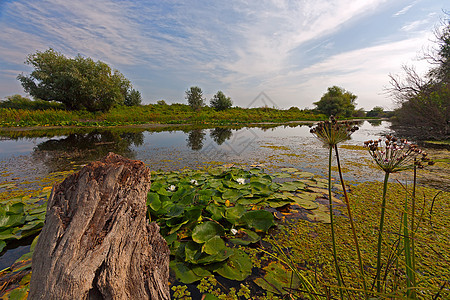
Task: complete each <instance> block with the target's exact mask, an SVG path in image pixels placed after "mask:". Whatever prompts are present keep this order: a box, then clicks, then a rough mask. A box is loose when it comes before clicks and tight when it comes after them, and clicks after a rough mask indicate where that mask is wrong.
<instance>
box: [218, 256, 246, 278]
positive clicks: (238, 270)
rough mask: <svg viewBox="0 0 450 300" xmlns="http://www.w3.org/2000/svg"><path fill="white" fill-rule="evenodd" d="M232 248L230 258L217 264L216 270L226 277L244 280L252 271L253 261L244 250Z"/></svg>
mask: <svg viewBox="0 0 450 300" xmlns="http://www.w3.org/2000/svg"><path fill="white" fill-rule="evenodd" d="M232 250H233V251H232V252H233V254H232V255H231V256H230V257H229V258H228V260H226V261H225V262H223V263H221V264H219V265H217V266H216V267H215V268H214V271H215V272H217V273H218V274H219V275H221V276H223V277H225V278H228V279H231V280H238V281H242V280H244V279H245V278H247V277H248V276H249V275H250V274H251V273H252V261H251V260H250V257H249V256H248V255H247V254H246V253H245V252H244V251H242V250H238V249H232Z"/></svg>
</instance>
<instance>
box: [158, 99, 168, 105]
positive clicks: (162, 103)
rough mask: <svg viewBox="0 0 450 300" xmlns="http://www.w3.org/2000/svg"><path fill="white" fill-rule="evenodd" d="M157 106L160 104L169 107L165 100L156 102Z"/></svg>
mask: <svg viewBox="0 0 450 300" xmlns="http://www.w3.org/2000/svg"><path fill="white" fill-rule="evenodd" d="M156 104H158V105H167V103H166V101H164V100H158V101H156Z"/></svg>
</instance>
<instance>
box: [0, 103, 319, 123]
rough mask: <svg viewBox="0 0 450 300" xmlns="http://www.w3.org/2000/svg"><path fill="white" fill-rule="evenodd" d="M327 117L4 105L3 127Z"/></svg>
mask: <svg viewBox="0 0 450 300" xmlns="http://www.w3.org/2000/svg"><path fill="white" fill-rule="evenodd" d="M323 118H324V116H323V115H320V114H317V113H314V112H312V111H309V110H302V111H292V110H276V109H271V110H270V111H265V110H264V109H263V108H240V107H233V108H230V109H227V110H224V111H220V112H217V111H215V110H214V109H212V108H211V107H204V108H203V109H202V110H201V111H193V110H192V109H191V108H190V107H189V106H188V105H185V104H179V103H174V104H171V105H161V104H149V105H141V106H132V107H129V106H117V107H114V108H112V109H111V110H110V111H109V112H105V113H102V112H95V113H91V112H87V111H65V110H53V109H52V110H49V109H47V110H42V111H41V110H38V111H31V110H25V109H6V108H0V127H13V126H14V127H16V126H22V127H28V126H114V125H129V124H146V123H160V124H186V123H191V124H212V125H229V124H245V123H259V122H287V121H311V120H321V119H323Z"/></svg>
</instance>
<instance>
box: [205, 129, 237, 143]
mask: <svg viewBox="0 0 450 300" xmlns="http://www.w3.org/2000/svg"><path fill="white" fill-rule="evenodd" d="M209 135H210V136H211V138H212V139H213V140H214V142H216V144H217V145H222V144H223V143H224V142H225V141H226V140H229V139H230V138H231V136H232V135H233V133H231V129H229V128H222V127H216V128H214V129H213V130H211V132H210V134H209Z"/></svg>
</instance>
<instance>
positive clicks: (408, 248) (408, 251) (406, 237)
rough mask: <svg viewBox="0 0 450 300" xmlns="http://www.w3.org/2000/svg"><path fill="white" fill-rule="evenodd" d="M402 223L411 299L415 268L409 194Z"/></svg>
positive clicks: (408, 289) (407, 282) (407, 285)
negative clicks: (412, 254)
mask: <svg viewBox="0 0 450 300" xmlns="http://www.w3.org/2000/svg"><path fill="white" fill-rule="evenodd" d="M402 219H403V220H402V224H403V243H404V248H405V266H406V287H407V290H406V295H407V298H408V299H410V298H411V295H412V291H413V289H414V286H413V283H412V277H413V276H414V275H413V273H414V270H413V267H412V260H411V240H410V238H409V231H408V196H406V199H405V208H404V212H403V218H402Z"/></svg>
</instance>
